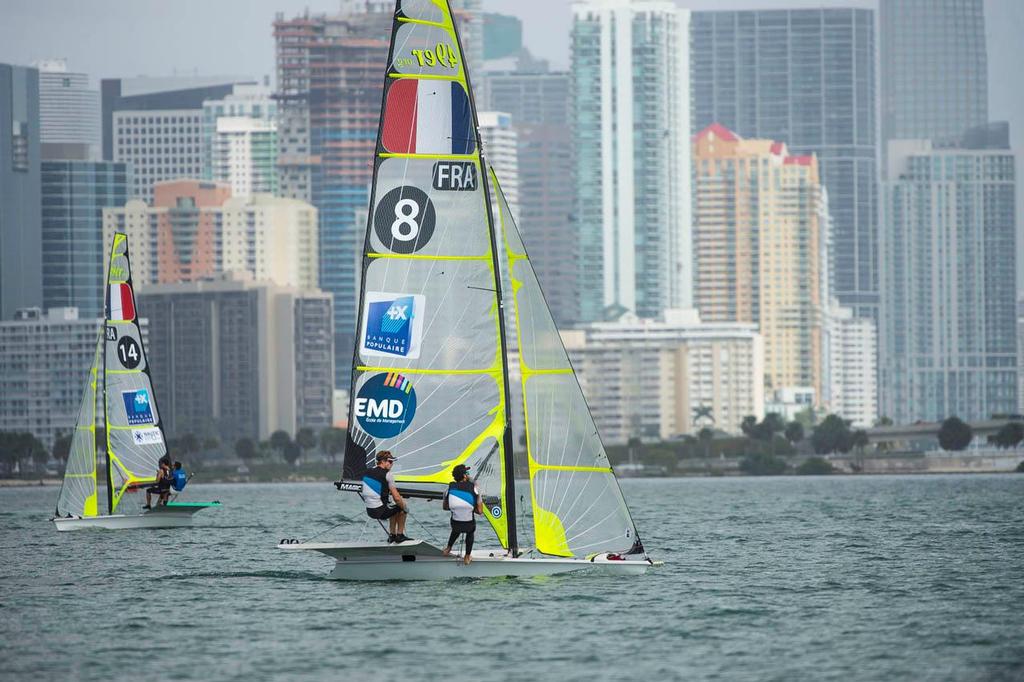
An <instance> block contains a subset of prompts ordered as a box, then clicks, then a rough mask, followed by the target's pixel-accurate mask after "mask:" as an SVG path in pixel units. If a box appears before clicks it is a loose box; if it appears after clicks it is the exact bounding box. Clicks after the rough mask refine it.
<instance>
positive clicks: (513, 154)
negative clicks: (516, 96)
mask: <svg viewBox="0 0 1024 682" xmlns="http://www.w3.org/2000/svg"><path fill="white" fill-rule="evenodd" d="M477 120H478V123H479V125H480V141H481V142H482V143H483V144H482V148H481V149H482V151H483V153H484V157H485V158H486V159H487V163H488V164H490V165H491V166H493V167H494V172H495V174H496V175H497V176H498V182H500V183H501V191H502V193H503V194H504V195H505V200H506V201H507V202H508V207H509V210H511V211H512V215H513V216H518V215H519V138H518V135H517V134H516V129H515V127H514V126H513V125H512V116H511V115H509V114H507V113H505V112H501V111H480V112H478V113H477Z"/></svg>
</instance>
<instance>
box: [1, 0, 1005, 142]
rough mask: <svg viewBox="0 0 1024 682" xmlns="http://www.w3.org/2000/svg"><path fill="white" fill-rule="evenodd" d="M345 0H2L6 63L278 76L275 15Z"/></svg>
mask: <svg viewBox="0 0 1024 682" xmlns="http://www.w3.org/2000/svg"><path fill="white" fill-rule="evenodd" d="M483 1H484V8H485V9H487V10H491V11H497V12H504V13H507V14H514V15H516V16H519V17H520V18H522V19H523V22H524V27H523V28H524V35H525V39H526V43H527V46H528V47H529V48H530V49H531V51H532V52H533V53H534V54H536V55H538V56H541V57H545V58H547V59H549V60H551V62H552V63H553V64H554V65H555V66H560V67H565V66H566V65H567V63H568V40H567V37H566V36H567V34H568V30H569V25H570V9H569V8H570V5H571V4H572V3H571V0H483ZM678 2H679V4H680V6H683V7H690V8H694V9H712V8H717V9H731V8H766V9H767V8H775V7H821V6H846V7H849V6H859V7H872V6H874V5H875V0H845V1H843V0H678ZM340 4H341V3H340V0H174V1H173V2H168V1H167V0H0V62H8V63H17V64H27V63H29V62H31V61H33V60H35V59H40V58H45V57H65V58H67V59H68V60H69V63H70V67H71V69H72V70H74V71H84V72H86V73H88V74H90V76H92V77H93V78H94V79H99V78H103V77H116V76H137V75H149V76H163V75H172V74H178V75H185V74H192V73H199V74H207V75H228V74H230V75H246V76H256V77H259V76H263V75H272V74H273V70H274V42H273V37H272V27H271V22H272V21H273V19H274V14H275V13H276V12H283V13H284V14H285V16H293V15H296V14H301V13H302V12H303V11H304V10H306V9H307V8H308V9H309V11H310V12H323V11H334V10H337V9H338V7H339V6H340ZM985 7H986V24H987V27H988V49H989V65H990V66H989V71H990V79H989V92H990V98H989V99H990V117H991V118H993V119H1009V120H1010V121H1011V124H1012V125H1013V130H1014V138H1015V140H1017V141H1019V142H1020V141H1024V88H1022V87H1020V74H1021V73H1024V49H1022V46H1024V0H986V1H985Z"/></svg>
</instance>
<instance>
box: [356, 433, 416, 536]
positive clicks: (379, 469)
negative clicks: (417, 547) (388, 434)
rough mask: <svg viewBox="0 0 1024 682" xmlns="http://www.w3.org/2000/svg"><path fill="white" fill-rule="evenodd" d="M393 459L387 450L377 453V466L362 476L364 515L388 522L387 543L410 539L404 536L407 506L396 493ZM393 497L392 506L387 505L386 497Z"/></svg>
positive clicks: (399, 494)
mask: <svg viewBox="0 0 1024 682" xmlns="http://www.w3.org/2000/svg"><path fill="white" fill-rule="evenodd" d="M394 465H395V458H394V457H393V456H392V455H391V452H390V451H389V450H381V451H380V452H378V453H377V466H375V467H374V468H372V469H370V470H368V471H367V472H366V473H365V474H363V490H362V493H361V495H362V497H363V503H364V504H365V505H366V515H367V516H369V517H370V518H371V519H377V520H378V521H383V520H384V519H387V520H388V542H405V541H406V540H410V539H411V538H408V537H406V535H405V519H406V518H407V516H408V509H409V507H408V505H407V504H406V502H405V500H404V499H403V498H402V495H401V493H399V492H398V487H397V486H396V485H395V475H394V474H393V473H392V472H391V468H392V467H393V466H394ZM389 496H390V497H393V498H394V500H395V504H394V505H390V504H388V497H389Z"/></svg>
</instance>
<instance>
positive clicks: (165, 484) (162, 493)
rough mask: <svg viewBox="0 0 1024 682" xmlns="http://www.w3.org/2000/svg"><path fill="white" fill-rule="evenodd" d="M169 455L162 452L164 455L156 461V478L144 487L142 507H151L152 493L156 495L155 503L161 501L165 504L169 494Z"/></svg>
mask: <svg viewBox="0 0 1024 682" xmlns="http://www.w3.org/2000/svg"><path fill="white" fill-rule="evenodd" d="M172 478H173V477H172V474H171V456H170V455H169V454H167V453H164V456H163V457H161V458H160V461H159V462H157V470H156V479H155V481H156V482H155V484H154V485H151V486H149V487H148V488H146V506H144V507H143V509H152V508H153V504H152V502H153V495H156V503H157V505H159V504H160V503H161V502H162V503H164V504H167V499H168V498H169V497H170V495H171V479H172Z"/></svg>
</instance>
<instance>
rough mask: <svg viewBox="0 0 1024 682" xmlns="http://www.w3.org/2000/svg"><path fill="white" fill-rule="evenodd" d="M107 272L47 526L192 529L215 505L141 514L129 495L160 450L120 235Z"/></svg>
mask: <svg viewBox="0 0 1024 682" xmlns="http://www.w3.org/2000/svg"><path fill="white" fill-rule="evenodd" d="M107 272H108V274H107V287H106V305H105V309H106V312H105V318H106V319H105V320H104V324H103V327H102V328H101V329H100V331H99V334H98V338H97V340H96V352H95V354H94V356H93V363H92V368H91V369H90V370H89V377H88V380H87V382H86V387H85V391H84V392H83V395H82V403H81V407H80V408H79V410H78V420H77V422H76V423H75V431H74V433H73V435H72V438H71V450H70V452H69V454H68V461H67V466H66V467H65V470H64V482H63V484H62V485H61V489H60V495H59V496H58V498H57V508H56V511H55V513H54V516H53V519H52V520H53V523H54V525H55V526H56V527H57V530H59V531H69V530H80V529H85V528H106V529H124V528H173V527H180V526H191V525H192V515H193V514H195V513H196V512H198V511H201V510H203V509H206V508H208V507H218V506H220V503H219V502H191V503H190V502H178V501H176V500H175V501H170V502H168V503H167V504H165V505H164V504H157V505H155V506H153V508H152V509H149V510H146V509H141V506H142V502H141V500H138V499H135V498H138V497H139V495H138V494H133V493H138V492H139V489H140V488H142V487H143V486H147V485H152V484H153V483H155V482H156V478H155V475H156V471H157V468H158V466H159V460H160V458H161V457H163V456H164V455H165V454H167V446H166V441H165V439H164V430H163V425H162V424H161V420H160V412H159V411H158V410H157V407H156V396H155V395H154V393H153V382H152V380H151V378H150V374H149V363H148V361H147V359H146V350H145V345H144V343H143V340H142V330H141V329H140V327H139V319H138V314H137V313H138V310H137V308H136V306H135V292H134V289H133V288H132V276H131V263H130V260H129V257H128V236H127V235H125V234H123V233H117V234H115V235H114V241H113V245H112V246H111V250H110V263H109V267H108V271H107ZM97 403H99V408H98V409H97ZM97 424H102V425H103V426H104V434H105V435H104V443H103V449H102V450H103V451H102V453H101V452H100V449H99V448H98V447H97V445H96V440H97V438H96V435H97V434H96V432H97V428H96V427H97ZM101 466H102V469H103V472H102V474H101V473H100V469H101ZM101 475H102V476H103V477H104V480H105V481H106V485H105V488H106V512H107V513H106V514H101V513H100V502H99V489H100V486H99V480H100V478H99V477H100V476H101ZM154 502H155V500H154ZM133 503H134V504H133Z"/></svg>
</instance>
